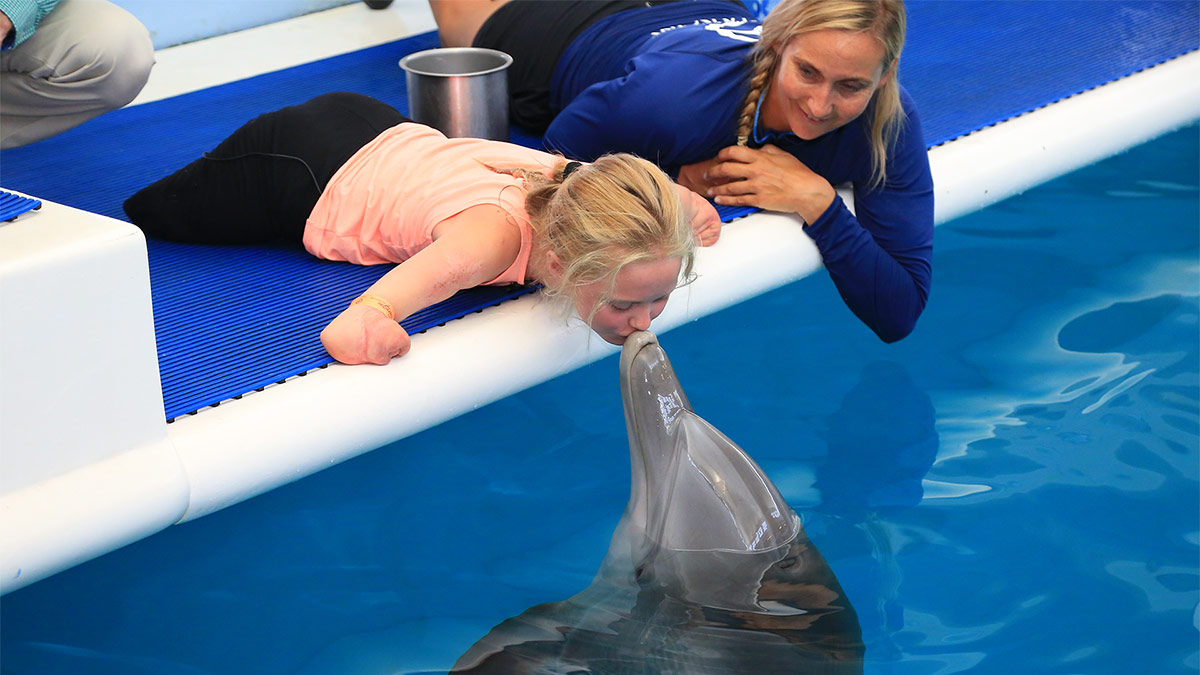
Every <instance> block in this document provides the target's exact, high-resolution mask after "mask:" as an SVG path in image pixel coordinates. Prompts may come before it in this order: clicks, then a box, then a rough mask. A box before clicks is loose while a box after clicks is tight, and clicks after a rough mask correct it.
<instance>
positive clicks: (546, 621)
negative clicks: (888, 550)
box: [451, 331, 864, 675]
mask: <svg viewBox="0 0 1200 675" xmlns="http://www.w3.org/2000/svg"><path fill="white" fill-rule="evenodd" d="M620 377H621V398H622V402H623V404H624V408H625V424H626V427H627V429H628V432H629V457H630V463H631V471H632V473H631V479H632V480H631V486H630V495H629V502H628V504H627V506H626V508H625V512H624V514H623V516H622V517H621V520H620V522H619V523H618V524H617V528H616V530H615V532H614V533H613V537H612V540H611V544H610V546H609V550H608V553H607V554H606V555H605V558H604V561H603V562H602V563H601V566H600V569H599V571H598V572H597V573H596V576H595V578H594V579H593V581H592V583H591V584H590V585H589V586H588V587H587V588H586V589H584V590H583V591H581V592H579V593H577V594H576V595H574V596H572V597H570V598H568V599H566V600H563V601H560V602H552V603H548V604H543V605H538V606H535V607H532V608H530V609H528V610H526V611H525V612H523V613H522V614H520V615H519V616H516V617H513V618H510V619H507V620H505V621H503V622H502V623H500V624H499V625H497V626H496V627H495V628H493V629H492V630H491V631H490V632H489V633H488V634H487V635H485V636H484V637H483V638H481V639H480V640H479V641H478V642H476V643H475V644H474V645H472V646H471V647H470V648H469V649H468V650H467V651H466V652H465V653H464V654H463V655H462V656H461V657H460V658H459V659H458V661H457V662H456V663H455V665H454V668H453V669H452V670H451V672H454V673H545V674H554V675H564V674H567V673H596V674H604V673H610V674H613V675H617V674H625V673H644V674H648V675H649V674H663V675H666V674H675V673H679V674H681V675H682V674H684V673H686V674H688V675H710V674H711V675H734V674H737V675H744V674H748V673H750V674H756V673H861V672H862V668H863V652H864V646H863V642H862V630H861V627H860V626H859V623H858V617H857V615H856V614H855V612H854V609H853V607H851V605H850V603H849V601H848V599H847V598H846V594H845V593H844V592H843V590H842V587H841V585H840V584H839V583H838V581H837V578H836V577H835V576H834V574H833V571H832V570H831V569H830V567H829V565H828V564H827V563H826V561H825V559H824V558H823V557H822V556H821V553H820V552H819V551H818V550H817V549H816V547H814V546H813V544H812V542H811V541H809V539H808V537H807V535H806V534H805V532H804V528H803V527H802V526H801V522H800V518H799V517H798V516H797V515H796V513H795V512H794V511H792V509H791V508H790V507H789V506H788V505H787V503H786V502H785V501H784V500H783V498H782V497H781V496H780V494H779V490H778V489H776V487H775V485H774V484H773V483H772V482H771V480H770V479H769V478H767V476H766V474H765V473H763V471H762V469H761V468H759V466H758V465H757V464H755V463H754V460H752V459H751V458H750V456H749V455H747V454H746V453H745V452H744V451H742V449H741V448H739V447H738V446H737V445H736V444H735V443H734V442H733V441H731V440H729V439H728V438H727V437H726V436H725V435H724V434H722V433H721V432H720V431H718V430H717V429H715V428H714V427H713V426H712V425H710V424H709V423H708V422H706V421H705V420H703V419H702V418H701V417H699V416H698V415H696V413H695V412H694V411H693V410H692V406H691V404H690V403H689V402H688V399H687V396H686V395H685V394H684V393H683V388H682V387H681V386H680V384H679V381H678V379H677V378H676V376H675V371H674V369H673V368H672V367H671V363H670V361H669V360H668V359H667V355H666V352H664V351H663V349H662V347H661V346H660V345H659V343H658V339H657V338H656V337H655V336H654V334H652V333H649V332H645V331H642V332H638V333H634V334H633V335H631V336H630V337H629V338H628V339H627V340H626V342H625V345H624V347H623V348H622V352H621V361H620Z"/></svg>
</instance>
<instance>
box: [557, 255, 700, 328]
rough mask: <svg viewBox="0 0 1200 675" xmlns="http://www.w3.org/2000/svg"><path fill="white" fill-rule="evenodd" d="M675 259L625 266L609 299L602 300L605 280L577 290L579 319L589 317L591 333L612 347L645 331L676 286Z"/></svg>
mask: <svg viewBox="0 0 1200 675" xmlns="http://www.w3.org/2000/svg"><path fill="white" fill-rule="evenodd" d="M682 265H683V261H682V260H681V259H679V258H656V259H653V260H641V261H638V262H633V263H629V264H628V265H626V266H625V267H623V268H621V271H620V272H618V273H617V280H616V284H615V285H614V286H613V288H612V297H610V298H608V299H605V298H604V296H605V293H606V292H607V291H608V288H609V280H608V279H602V280H600V281H597V282H595V283H591V284H588V285H587V286H583V287H580V288H579V289H578V290H577V292H576V293H575V310H576V311H578V312H579V316H581V317H583V318H584V319H587V317H589V316H591V317H592V322H591V326H592V330H594V331H596V334H597V335H599V336H600V337H602V338H604V340H605V341H606V342H611V343H612V344H614V345H619V344H624V343H625V338H627V337H629V336H630V334H632V333H634V332H636V331H639V330H649V329H650V322H651V321H652V320H653V319H655V318H656V317H657V316H658V315H659V314H662V311H663V308H664V307H666V306H667V298H669V297H670V296H671V291H674V290H675V287H676V286H678V284H679V270H680V267H681V266H682Z"/></svg>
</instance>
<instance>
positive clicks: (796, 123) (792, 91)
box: [761, 29, 892, 140]
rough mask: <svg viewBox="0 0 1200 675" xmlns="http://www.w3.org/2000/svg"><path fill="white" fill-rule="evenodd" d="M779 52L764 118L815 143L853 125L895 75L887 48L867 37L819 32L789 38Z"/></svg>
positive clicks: (772, 125)
mask: <svg viewBox="0 0 1200 675" xmlns="http://www.w3.org/2000/svg"><path fill="white" fill-rule="evenodd" d="M776 50H777V51H778V52H779V65H778V66H777V67H776V69H775V75H774V76H773V77H772V78H771V84H770V88H769V89H768V90H767V96H766V100H764V101H763V111H762V116H761V120H762V123H763V125H764V126H766V127H767V128H768V129H773V130H775V131H784V130H787V131H791V132H792V133H794V134H796V136H798V137H800V138H802V139H804V140H812V139H814V138H817V137H819V136H822V135H824V134H827V133H829V132H830V131H833V130H834V129H837V128H838V127H840V126H842V125H844V124H847V123H848V122H851V121H853V120H854V119H855V118H857V117H858V116H859V115H861V114H862V112H863V110H866V108H867V104H869V103H870V102H871V97H872V96H873V95H874V94H875V91H876V90H877V89H878V88H879V84H880V83H881V82H882V81H883V79H884V78H885V77H891V72H892V71H889V72H888V73H884V71H883V45H882V44H881V43H880V42H879V40H877V39H875V38H874V37H872V36H871V35H870V34H868V33H857V32H852V31H846V30H834V29H826V30H818V31H813V32H811V33H804V34H801V35H797V36H796V37H793V38H792V39H790V40H788V41H787V42H786V43H785V44H784V45H783V47H782V48H778V47H777V48H776Z"/></svg>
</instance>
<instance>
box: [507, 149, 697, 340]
mask: <svg viewBox="0 0 1200 675" xmlns="http://www.w3.org/2000/svg"><path fill="white" fill-rule="evenodd" d="M568 165H571V166H570V169H569V170H568V171H567V174H568V175H567V177H566V178H563V170H564V169H567V168H568ZM516 173H518V175H520V176H521V177H522V178H524V179H525V181H526V185H527V195H526V197H525V209H526V212H527V213H528V214H529V221H530V224H531V226H532V228H533V236H534V240H535V242H537V243H538V244H539V245H541V246H543V247H544V248H545V250H548V251H550V252H552V253H553V254H554V255H555V257H556V258H557V259H558V261H559V263H560V264H561V265H562V274H561V275H559V277H558V278H556V279H542V280H540V281H541V282H542V284H543V286H544V287H545V293H546V294H547V295H549V296H565V297H569V298H571V299H572V300H573V299H574V295H575V292H576V290H577V289H579V288H581V287H583V286H587V285H590V284H593V283H596V282H597V281H603V280H608V282H609V284H610V285H609V291H608V292H609V293H611V291H612V288H613V286H615V284H616V277H617V274H619V273H620V271H621V269H623V268H624V267H625V266H626V265H629V264H630V263H634V262H639V261H643V260H654V259H658V258H679V259H681V260H682V261H683V264H682V267H681V277H682V279H683V280H684V281H687V280H690V279H691V277H692V266H693V263H694V262H695V256H696V240H695V236H694V235H693V233H692V229H691V227H690V225H689V224H688V222H687V218H686V214H685V212H684V209H683V204H682V203H681V202H680V199H679V194H678V192H676V188H675V185H674V184H673V183H672V182H671V179H670V178H669V177H667V175H666V174H665V173H663V172H662V170H661V169H659V168H658V167H657V166H655V165H654V164H652V163H650V162H648V161H646V160H644V159H641V158H640V157H636V156H634V155H630V154H624V153H620V154H612V155H604V156H603V157H600V158H599V159H597V160H596V161H595V162H592V163H591V164H579V163H578V162H564V163H563V164H562V165H561V166H559V167H557V169H556V170H555V172H554V176H553V177H552V178H547V177H546V176H544V175H542V174H540V173H536V172H530V171H520V170H518V171H517V172H516ZM535 250H536V248H535ZM584 318H585V319H588V321H589V324H590V317H584Z"/></svg>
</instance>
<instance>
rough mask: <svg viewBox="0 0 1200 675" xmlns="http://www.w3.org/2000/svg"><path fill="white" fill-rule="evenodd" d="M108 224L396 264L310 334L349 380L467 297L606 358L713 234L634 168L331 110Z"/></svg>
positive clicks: (257, 125) (715, 223)
mask: <svg viewBox="0 0 1200 675" xmlns="http://www.w3.org/2000/svg"><path fill="white" fill-rule="evenodd" d="M124 208H125V213H126V214H127V215H128V216H129V218H130V220H131V221H132V222H133V223H134V224H135V225H137V226H138V227H140V228H142V230H143V231H145V232H146V234H147V235H150V236H153V237H159V238H162V239H167V240H171V241H178V242H187V243H198V244H243V243H264V242H271V241H303V243H304V246H305V248H306V249H307V250H308V251H309V252H310V253H312V254H313V255H315V256H318V257H321V258H325V259H329V260H346V261H350V262H352V263H356V264H360V265H375V264H383V263H401V264H400V265H397V266H396V267H395V269H393V270H391V271H389V272H388V273H387V274H385V275H384V276H383V277H382V278H381V279H379V281H377V282H375V283H374V284H373V285H372V286H371V287H370V288H368V289H366V291H365V293H364V294H363V295H362V296H361V297H359V298H358V299H356V300H355V301H354V302H353V303H351V305H350V306H349V307H347V308H346V310H345V311H343V312H342V313H341V314H340V315H338V317H337V318H335V319H334V320H333V321H332V322H331V323H330V324H329V325H328V326H327V327H326V328H325V330H324V331H322V333H321V341H322V343H323V344H324V345H325V348H326V349H327V350H328V351H329V354H330V355H331V356H333V357H334V358H335V359H337V360H338V361H341V362H343V363H350V364H357V363H376V364H386V363H387V362H388V361H389V360H391V359H392V358H393V357H396V356H402V355H403V354H405V353H406V352H407V351H408V349H409V336H408V334H407V333H406V332H405V331H404V329H403V328H401V327H400V325H399V324H398V323H397V321H399V320H400V319H403V318H405V317H407V316H408V315H410V314H412V313H413V312H416V311H418V310H420V309H423V308H425V307H428V306H429V305H432V304H434V303H436V302H440V301H442V300H445V299H447V298H449V297H450V296H452V295H454V294H455V293H456V292H458V291H460V290H462V289H465V288H471V287H474V286H478V285H481V284H511V283H518V284H522V283H541V284H543V286H544V287H545V291H546V293H548V294H550V295H561V296H565V297H567V298H569V299H570V300H571V301H573V303H574V307H575V309H576V310H577V311H578V312H579V315H580V316H581V317H582V318H583V319H584V320H585V321H586V322H587V323H588V325H589V326H591V327H592V329H593V330H594V331H595V332H596V333H597V334H599V335H600V337H602V338H604V339H605V340H607V341H608V342H611V343H613V344H621V343H623V342H624V341H625V338H626V337H628V336H629V334H630V333H633V332H634V331H638V330H646V329H647V328H648V327H649V326H650V321H651V320H652V319H654V318H655V317H657V316H658V315H659V314H660V313H661V312H662V310H663V308H664V307H665V306H666V303H667V299H668V297H669V296H670V295H671V292H672V291H673V290H675V288H676V287H677V286H678V285H679V283H680V280H681V279H684V280H686V279H688V278H689V277H690V275H691V269H692V261H693V259H694V255H695V245H696V242H697V241H699V242H700V243H703V244H711V243H713V242H715V241H716V239H717V237H718V236H719V234H720V227H721V222H720V218H719V217H718V216H717V213H716V211H715V210H714V209H713V207H712V205H711V204H709V203H708V201H707V200H705V199H703V198H702V197H700V196H699V195H696V194H694V193H692V192H691V191H689V190H687V189H685V188H682V187H679V186H677V185H675V184H673V183H672V182H671V180H670V179H669V178H668V177H667V176H666V174H664V173H663V172H662V171H661V170H659V169H658V168H657V167H655V166H654V165H653V164H651V163H650V162H647V161H645V160H642V159H638V158H636V157H633V156H631V155H607V156H603V157H600V158H598V159H597V160H596V161H595V162H594V163H592V164H582V163H580V162H567V161H566V160H564V159H563V158H561V157H558V156H555V155H550V154H547V153H544V152H541V151H538V150H532V149H529V148H525V147H522V146H519V145H514V144H510V143H501V142H497V141H487V140H480V139H474V138H455V139H447V138H446V137H445V136H443V135H442V134H441V133H440V132H438V131H437V130H435V129H432V128H430V127H427V126H424V125H421V124H417V123H415V122H412V121H411V120H408V119H406V118H405V117H404V116H403V115H401V114H400V113H399V112H397V111H396V109H395V108H392V107H391V106H389V105H387V104H384V103H382V102H380V101H376V100H374V99H372V98H369V97H366V96H362V95H360V94H351V93H344V92H343V93H336V94H325V95H323V96H319V97H317V98H315V99H312V100H311V101H308V102H307V103H304V104H301V105H298V106H290V107H287V108H284V109H282V110H279V111H276V112H271V113H267V114H264V115H260V116H258V117H257V118H255V119H253V120H251V121H250V122H248V123H247V124H245V125H243V126H242V127H241V128H240V129H238V130H237V131H235V132H234V133H233V135H231V136H230V137H229V138H227V139H226V140H225V141H223V142H222V143H221V144H220V145H218V146H217V147H216V149H214V150H213V151H212V152H210V153H205V154H204V156H203V157H201V158H200V159H197V160H195V161H193V162H192V163H190V164H188V165H187V166H185V167H183V168H182V169H180V170H178V171H176V172H175V173H173V174H171V175H169V176H167V177H165V178H163V179H161V180H159V181H157V182H155V183H154V184H152V185H150V186H148V187H146V188H143V189H142V190H140V191H139V192H137V193H136V194H134V195H133V196H132V197H130V198H129V199H128V200H126V201H125V205H124Z"/></svg>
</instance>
